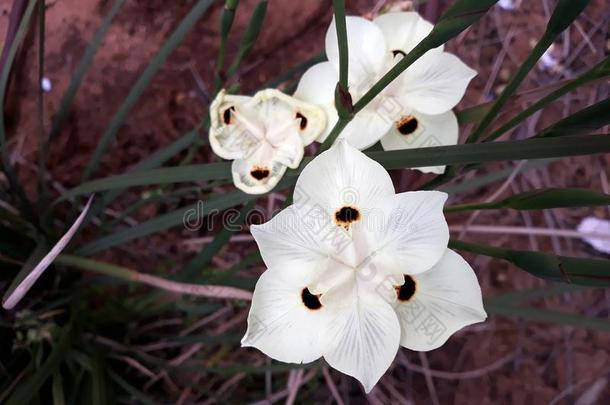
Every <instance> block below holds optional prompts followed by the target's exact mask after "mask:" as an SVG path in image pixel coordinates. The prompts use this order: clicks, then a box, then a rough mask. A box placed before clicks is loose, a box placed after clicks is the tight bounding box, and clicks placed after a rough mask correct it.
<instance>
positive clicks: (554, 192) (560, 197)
mask: <svg viewBox="0 0 610 405" xmlns="http://www.w3.org/2000/svg"><path fill="white" fill-rule="evenodd" d="M600 205H610V195H607V194H602V193H598V192H596V191H592V190H587V189H582V188H547V189H540V190H533V191H528V192H525V193H521V194H517V195H513V196H511V197H508V198H505V199H503V200H500V201H497V202H490V203H481V204H461V205H455V206H452V207H447V208H446V209H445V212H460V211H471V210H491V209H497V208H512V209H515V210H542V209H550V208H574V207H593V206H600Z"/></svg>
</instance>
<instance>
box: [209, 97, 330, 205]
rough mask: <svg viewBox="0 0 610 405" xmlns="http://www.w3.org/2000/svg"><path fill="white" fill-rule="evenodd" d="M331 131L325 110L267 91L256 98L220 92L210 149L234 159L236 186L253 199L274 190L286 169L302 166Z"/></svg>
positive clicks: (212, 119) (213, 107) (212, 107)
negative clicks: (314, 145) (309, 147)
mask: <svg viewBox="0 0 610 405" xmlns="http://www.w3.org/2000/svg"><path fill="white" fill-rule="evenodd" d="M325 127H326V116H325V114H324V111H322V110H321V109H320V107H317V106H315V105H311V104H309V103H306V102H304V101H300V100H297V99H295V98H293V97H290V96H288V95H286V94H284V93H282V92H281V91H279V90H275V89H266V90H261V91H259V92H258V93H256V94H255V95H254V96H253V97H247V96H236V95H229V94H227V93H226V92H225V91H224V90H222V91H220V92H219V93H218V95H217V96H216V98H215V99H214V101H213V102H212V104H211V105H210V133H209V135H210V145H211V147H212V150H213V151H214V152H215V153H216V154H217V155H218V156H220V157H222V158H225V159H231V160H234V161H233V165H232V167H231V172H232V174H233V182H234V183H235V186H236V187H238V188H239V189H241V190H243V191H244V192H246V193H249V194H262V193H266V192H268V191H270V190H271V189H272V188H273V187H275V185H276V184H277V183H278V181H280V179H281V178H282V176H283V175H284V173H285V172H286V167H290V168H292V169H294V168H296V167H298V166H299V164H300V163H301V159H303V148H304V147H305V146H307V145H309V144H310V143H311V142H313V141H314V139H315V138H316V137H317V136H319V135H320V134H321V133H322V131H324V129H325Z"/></svg>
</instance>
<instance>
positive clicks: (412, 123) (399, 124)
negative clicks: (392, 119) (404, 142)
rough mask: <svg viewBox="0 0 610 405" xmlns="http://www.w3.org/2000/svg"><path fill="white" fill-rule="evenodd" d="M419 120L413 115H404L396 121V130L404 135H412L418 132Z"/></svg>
mask: <svg viewBox="0 0 610 405" xmlns="http://www.w3.org/2000/svg"><path fill="white" fill-rule="evenodd" d="M418 125H419V124H418V122H417V118H415V117H414V116H412V115H403V116H402V117H400V119H399V120H398V121H396V129H397V130H398V132H400V133H401V134H403V135H411V134H412V133H413V132H415V131H416V130H417V127H418Z"/></svg>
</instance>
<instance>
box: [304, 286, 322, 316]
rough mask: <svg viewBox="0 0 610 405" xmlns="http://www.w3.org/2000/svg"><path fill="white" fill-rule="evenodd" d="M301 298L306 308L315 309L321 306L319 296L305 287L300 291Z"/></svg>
mask: <svg viewBox="0 0 610 405" xmlns="http://www.w3.org/2000/svg"><path fill="white" fill-rule="evenodd" d="M301 300H302V301H303V305H305V306H306V307H307V308H308V309H311V310H314V311H315V310H318V309H320V308H322V303H321V302H320V296H319V295H313V294H312V293H310V292H309V289H308V288H307V287H305V288H303V291H301Z"/></svg>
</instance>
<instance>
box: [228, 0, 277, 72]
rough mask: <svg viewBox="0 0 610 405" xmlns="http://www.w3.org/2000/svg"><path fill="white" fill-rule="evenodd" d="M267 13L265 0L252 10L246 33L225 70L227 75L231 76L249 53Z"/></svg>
mask: <svg viewBox="0 0 610 405" xmlns="http://www.w3.org/2000/svg"><path fill="white" fill-rule="evenodd" d="M266 13H267V1H266V0H265V1H261V2H260V3H258V4H257V5H256V7H255V8H254V11H253V12H252V17H251V18H250V22H249V23H248V28H246V33H245V34H244V36H243V38H242V39H241V43H240V44H239V49H238V50H237V56H236V57H235V59H234V60H233V63H231V66H229V69H228V70H227V76H229V77H230V76H233V75H234V74H235V72H237V69H238V68H239V66H240V65H241V63H242V61H243V60H244V59H245V58H246V56H248V55H249V54H250V51H251V50H252V47H253V46H254V44H255V43H256V39H257V38H258V34H259V33H260V31H261V27H262V26H263V21H264V20H265V14H266Z"/></svg>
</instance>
